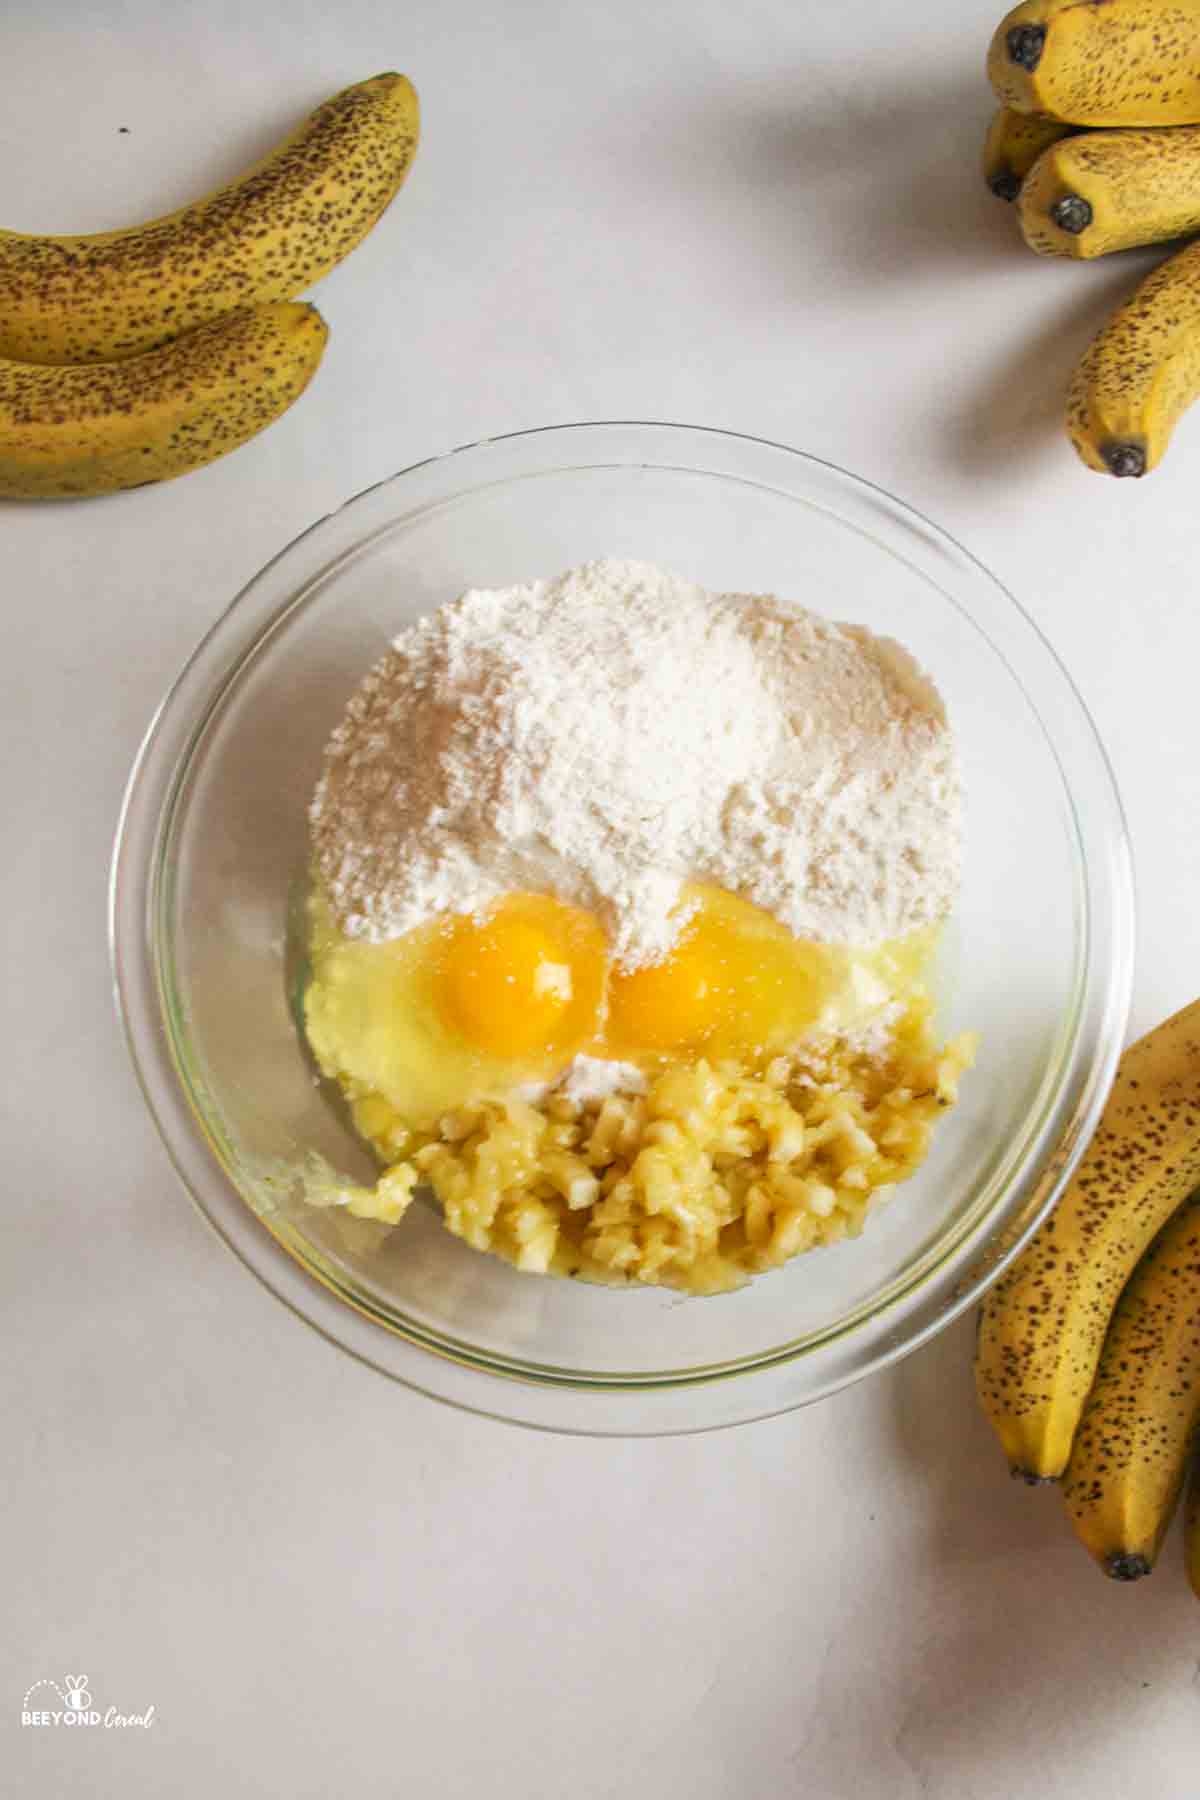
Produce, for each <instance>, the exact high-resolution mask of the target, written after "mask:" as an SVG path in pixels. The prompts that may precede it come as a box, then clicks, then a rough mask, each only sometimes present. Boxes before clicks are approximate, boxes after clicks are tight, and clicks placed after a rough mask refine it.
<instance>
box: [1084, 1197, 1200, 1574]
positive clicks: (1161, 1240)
mask: <svg viewBox="0 0 1200 1800" xmlns="http://www.w3.org/2000/svg"><path fill="white" fill-rule="evenodd" d="M1198 1424H1200V1197H1198V1198H1193V1199H1192V1200H1191V1201H1189V1202H1187V1203H1185V1205H1184V1206H1182V1207H1181V1208H1180V1210H1179V1211H1178V1212H1177V1213H1176V1214H1175V1216H1174V1218H1173V1219H1171V1221H1170V1222H1169V1224H1167V1225H1166V1226H1164V1228H1163V1230H1162V1231H1161V1232H1160V1233H1159V1235H1158V1237H1157V1238H1156V1239H1155V1241H1154V1243H1153V1244H1152V1245H1151V1246H1150V1249H1149V1250H1148V1251H1147V1252H1146V1254H1145V1256H1144V1257H1143V1258H1142V1260H1141V1262H1140V1263H1139V1264H1138V1266H1137V1268H1136V1269H1135V1271H1134V1273H1133V1275H1132V1277H1131V1278H1130V1281H1129V1284H1128V1286H1127V1287H1126V1289H1125V1291H1124V1293H1123V1294H1122V1295H1121V1298H1120V1301H1119V1303H1118V1305H1117V1310H1116V1312H1115V1313H1114V1314H1113V1319H1112V1324H1111V1325H1110V1326H1109V1328H1108V1336H1107V1338H1106V1339H1105V1343H1104V1350H1103V1353H1102V1355H1101V1357H1100V1367H1099V1369H1098V1371H1097V1374H1096V1383H1095V1386H1094V1387H1093V1389H1092V1391H1091V1394H1090V1395H1089V1397H1088V1402H1087V1405H1086V1406H1085V1407H1084V1409H1083V1417H1082V1418H1081V1420H1080V1422H1079V1430H1078V1431H1077V1433H1076V1435H1075V1447H1074V1449H1073V1450H1072V1452H1071V1461H1070V1463H1069V1465H1068V1467H1067V1473H1066V1479H1065V1481H1064V1483H1063V1501H1064V1504H1065V1505H1066V1509H1067V1517H1068V1518H1069V1519H1070V1521H1071V1525H1072V1528H1073V1529H1074V1532H1075V1535H1076V1537H1077V1538H1078V1539H1079V1541H1080V1542H1081V1543H1082V1544H1083V1546H1084V1548H1085V1549H1087V1550H1088V1551H1090V1553H1091V1555H1092V1556H1093V1557H1095V1559H1096V1561H1097V1562H1098V1563H1099V1564H1100V1567H1101V1568H1102V1569H1103V1570H1104V1572H1105V1574H1106V1575H1111V1576H1112V1577H1113V1578H1114V1579H1115V1580H1117V1581H1136V1580H1137V1579H1138V1577H1139V1576H1141V1575H1148V1574H1149V1573H1150V1571H1151V1569H1152V1568H1153V1567H1154V1564H1155V1560H1156V1559H1157V1556H1158V1552H1159V1549H1160V1547H1161V1545H1162V1541H1163V1538H1164V1537H1165V1535H1166V1531H1167V1527H1168V1525H1169V1524H1170V1523H1171V1518H1172V1515H1173V1513H1174V1511H1175V1506H1176V1502H1177V1501H1178V1499H1179V1493H1180V1489H1181V1488H1182V1486H1183V1479H1184V1475H1185V1473H1186V1470H1187V1460H1188V1452H1189V1449H1190V1448H1191V1445H1192V1442H1193V1439H1194V1437H1195V1432H1196V1427H1197V1425H1198Z"/></svg>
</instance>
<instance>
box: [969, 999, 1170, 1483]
mask: <svg viewBox="0 0 1200 1800" xmlns="http://www.w3.org/2000/svg"><path fill="white" fill-rule="evenodd" d="M1198 1185H1200V1001H1196V1002H1193V1004H1192V1005H1191V1006H1187V1007H1185V1008H1184V1009H1183V1011H1182V1012H1179V1013H1176V1014H1175V1015H1174V1017H1173V1018H1170V1019H1167V1020H1166V1021H1165V1022H1164V1023H1163V1024H1161V1025H1159V1026H1157V1027H1156V1028H1155V1030H1153V1031H1151V1032H1150V1033H1148V1035H1147V1036H1146V1037H1143V1038H1140V1039H1139V1040H1138V1042H1137V1043H1136V1044H1133V1045H1132V1046H1131V1047H1130V1048H1129V1049H1128V1050H1126V1052H1125V1054H1124V1055H1123V1057H1122V1058H1121V1062H1120V1065H1119V1068H1118V1070H1117V1077H1116V1080H1115V1081H1114V1083H1113V1087H1112V1092H1111V1093H1110V1095H1109V1098H1108V1102H1107V1105H1106V1106H1105V1108H1104V1113H1103V1116H1102V1118H1101V1121H1100V1125H1099V1128H1098V1130H1097V1131H1096V1134H1095V1136H1094V1137H1093V1139H1092V1141H1091V1143H1090V1144H1089V1145H1088V1147H1087V1149H1086V1151H1085V1152H1084V1154H1083V1157H1082V1159H1081V1161H1080V1163H1079V1167H1078V1169H1077V1170H1076V1172H1075V1175H1074V1177H1073V1178H1072V1180H1071V1182H1070V1183H1069V1185H1068V1187H1067V1190H1066V1192H1065V1193H1064V1195H1063V1197H1062V1199H1061V1200H1060V1201H1059V1203H1058V1206H1057V1207H1056V1209H1055V1211H1054V1212H1053V1213H1052V1214H1051V1215H1050V1217H1049V1218H1048V1219H1047V1220H1046V1221H1045V1222H1044V1223H1043V1224H1042V1225H1041V1226H1039V1228H1038V1230H1037V1231H1036V1232H1035V1233H1034V1235H1033V1237H1032V1238H1031V1239H1030V1242H1029V1243H1028V1244H1027V1245H1026V1247H1025V1249H1024V1250H1023V1251H1022V1252H1021V1254H1020V1255H1019V1256H1018V1257H1017V1258H1016V1259H1015V1261H1014V1262H1013V1263H1012V1265H1011V1266H1010V1267H1009V1268H1008V1269H1006V1270H1005V1272H1004V1274H1003V1275H1002V1276H1001V1277H1000V1280H999V1281H998V1282H997V1283H996V1285H995V1286H994V1287H993V1288H992V1289H991V1291H990V1292H989V1293H988V1294H987V1295H986V1297H985V1299H984V1303H983V1310H982V1314H981V1317H980V1324H979V1337H978V1342H977V1347H976V1361H975V1382H976V1389H977V1392H978V1395H979V1400H980V1404H981V1406H982V1407H983V1410H984V1412H985V1413H986V1414H987V1416H988V1418H989V1419H990V1420H991V1423H992V1426H993V1427H994V1429H995V1431H996V1434H997V1436H998V1437H999V1439H1000V1442H1001V1444H1002V1446H1003V1448H1004V1453H1005V1455H1006V1456H1007V1457H1008V1461H1009V1464H1010V1467H1011V1468H1012V1471H1013V1474H1014V1475H1020V1476H1023V1477H1024V1479H1025V1480H1027V1481H1030V1482H1042V1481H1054V1480H1057V1479H1058V1477H1059V1476H1060V1475H1061V1474H1062V1473H1063V1470H1064V1469H1065V1468H1066V1466H1067V1462H1068V1459H1069V1458H1070V1455H1071V1445H1072V1442H1073V1440H1074V1437H1075V1431H1076V1427H1077V1425H1078V1423H1079V1417H1080V1414H1081V1413H1082V1411H1083V1406H1084V1402H1085V1401H1086V1399H1087V1396H1088V1393H1089V1391H1090V1389H1091V1386H1092V1382H1093V1379H1094V1378H1095V1374H1096V1367H1097V1364H1098V1362H1099V1359H1100V1351H1101V1347H1102V1345H1103V1343H1104V1336H1105V1332H1106V1331H1107V1329H1108V1322H1109V1319H1110V1317H1111V1315H1112V1312H1113V1308H1114V1307H1115V1306H1116V1303H1117V1299H1118V1297H1119V1295H1120V1293H1121V1290H1122V1288H1123V1287H1124V1286H1125V1283H1126V1281H1127V1280H1128V1278H1129V1276H1130V1274H1131V1273H1132V1271H1133V1269H1134V1267H1135V1265H1136V1264H1137V1262H1138V1259H1139V1258H1140V1257H1141V1255H1142V1253H1143V1252H1144V1251H1145V1249H1146V1247H1147V1246H1148V1245H1149V1243H1150V1241H1151V1239H1152V1238H1153V1237H1154V1236H1155V1234H1156V1232H1158V1231H1159V1230H1160V1229H1161V1227H1162V1226H1163V1225H1164V1224H1165V1223H1166V1221H1167V1219H1169V1218H1170V1216H1171V1214H1172V1213H1173V1212H1174V1210H1175V1208H1176V1207H1177V1206H1178V1205H1179V1203H1180V1201H1182V1200H1184V1199H1185V1198H1186V1197H1187V1195H1188V1194H1190V1193H1191V1192H1192V1190H1193V1189H1194V1188H1195V1187H1197V1186H1198Z"/></svg>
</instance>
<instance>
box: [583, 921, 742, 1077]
mask: <svg viewBox="0 0 1200 1800" xmlns="http://www.w3.org/2000/svg"><path fill="white" fill-rule="evenodd" d="M724 951H725V946H724V945H722V943H721V942H720V940H719V939H718V938H716V937H715V935H714V934H713V933H711V932H707V931H705V930H704V929H703V927H699V928H693V929H692V930H691V931H690V932H689V933H688V934H687V936H685V937H684V938H683V939H682V940H681V941H680V943H678V944H677V945H676V946H675V948H674V950H672V951H671V953H670V955H669V956H668V957H666V958H665V960H664V961H663V962H660V963H651V964H650V965H649V966H648V967H646V968H644V969H633V970H631V971H630V972H629V974H627V975H622V974H615V975H614V976H613V978H612V981H611V982H610V984H609V990H608V1005H609V1014H608V1032H609V1036H610V1037H611V1038H612V1039H613V1040H614V1042H616V1043H618V1044H621V1045H623V1046H624V1047H626V1048H634V1047H636V1048H638V1049H643V1050H671V1049H676V1048H683V1047H685V1046H687V1045H691V1044H699V1043H702V1042H703V1040H704V1039H705V1038H706V1037H709V1036H710V1035H711V1033H712V1032H713V1031H714V1029H715V1028H716V1026H717V1025H718V1024H719V1023H720V1021H721V1019H722V1017H723V1016H724V1014H725V1012H726V1011H727V1009H728V999H729V979H728V977H729V971H728V969H727V967H726V962H727V958H726V955H725V954H724Z"/></svg>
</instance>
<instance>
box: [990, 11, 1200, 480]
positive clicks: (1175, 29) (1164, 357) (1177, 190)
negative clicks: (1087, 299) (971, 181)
mask: <svg viewBox="0 0 1200 1800" xmlns="http://www.w3.org/2000/svg"><path fill="white" fill-rule="evenodd" d="M987 67H988V76H989V79H990V80H991V83H992V87H993V89H994V90H995V93H996V97H997V99H998V100H999V102H1000V110H999V111H998V112H997V114H996V116H995V118H994V119H993V120H992V123H991V126H990V128H989V130H988V134H987V139H986V142H985V145H984V152H983V170H984V177H985V179H986V181H987V183H988V186H989V187H990V188H991V190H992V192H993V193H995V194H998V195H1000V196H1001V197H1002V198H1004V199H1006V200H1012V201H1014V202H1015V203H1016V210H1017V217H1018V221H1019V223H1020V227H1021V232H1022V235H1023V236H1024V239H1025V242H1026V243H1027V244H1028V245H1029V247H1030V249H1031V250H1035V251H1036V252H1037V253H1038V254H1039V255H1042V256H1066V257H1074V258H1076V259H1078V260H1087V259H1090V258H1092V257H1096V256H1107V255H1109V254H1110V253H1111V252H1113V251H1117V250H1127V249H1130V248H1132V247H1133V246H1135V245H1141V244H1157V243H1165V242H1168V241H1170V240H1172V239H1179V238H1186V237H1191V236H1196V235H1200V0H1102V3H1100V4H1097V3H1096V0H1087V3H1085V4H1081V3H1080V0H1024V3H1023V4H1022V5H1020V6H1016V7H1014V8H1013V10H1012V11H1011V12H1010V13H1008V14H1007V15H1006V17H1005V18H1003V19H1002V20H1001V21H1000V24H999V26H998V27H997V29H996V32H995V35H994V36H993V38H992V42H991V47H990V49H989V52H988V64H987ZM1198 258H1200V247H1197V246H1191V247H1189V248H1187V249H1185V250H1183V251H1180V252H1179V253H1177V254H1176V255H1174V256H1171V257H1168V259H1167V260H1166V261H1165V262H1164V263H1162V264H1161V265H1160V266H1159V267H1158V268H1157V269H1155V270H1154V272H1153V273H1152V274H1151V275H1150V276H1149V278H1148V279H1147V280H1146V281H1144V282H1143V283H1142V285H1141V286H1140V287H1139V288H1138V289H1137V290H1136V292H1135V293H1134V294H1133V295H1132V296H1131V298H1130V299H1129V301H1128V302H1127V303H1126V304H1125V305H1124V306H1123V307H1121V309H1120V310H1119V311H1118V312H1117V313H1116V315H1115V316H1114V317H1113V318H1112V319H1111V320H1110V321H1109V323H1108V324H1107V325H1106V326H1105V327H1104V328H1103V330H1102V331H1101V332H1100V334H1099V335H1098V337H1097V338H1096V339H1095V341H1094V342H1093V344H1092V345H1091V347H1090V348H1089V350H1088V351H1087V353H1086V355H1085V356H1084V357H1083V359H1082V361H1081V362H1080V364H1079V366H1078V368H1077V369H1076V371H1075V374H1074V377H1073V379H1072V382H1071V386H1070V391H1069V395H1068V400H1067V430H1068V433H1069V436H1070V438H1071V441H1072V443H1073V444H1074V446H1075V448H1076V450H1077V452H1078V453H1079V455H1080V457H1081V458H1082V460H1083V461H1084V462H1085V463H1086V464H1087V466H1088V467H1089V468H1092V469H1097V470H1099V471H1100V472H1101V473H1104V474H1109V475H1117V476H1139V475H1145V474H1146V473H1147V472H1148V471H1149V470H1150V469H1152V468H1154V466H1155V464H1156V463H1158V462H1159V461H1160V459H1161V458H1162V456H1163V453H1164V452H1165V450H1166V448H1167V445H1168V443H1169V442H1170V438H1171V434H1172V432H1173V431H1174V429H1175V426H1176V424H1177V422H1178V420H1179V419H1180V417H1181V416H1182V414H1183V413H1184V412H1185V411H1186V410H1187V408H1188V407H1189V406H1190V405H1191V404H1192V402H1193V401H1194V400H1195V399H1197V398H1198V397H1200V260H1198Z"/></svg>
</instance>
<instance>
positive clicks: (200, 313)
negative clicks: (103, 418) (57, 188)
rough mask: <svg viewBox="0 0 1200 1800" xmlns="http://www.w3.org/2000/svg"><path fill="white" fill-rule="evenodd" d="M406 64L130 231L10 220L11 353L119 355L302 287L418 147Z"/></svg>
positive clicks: (30, 356)
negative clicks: (30, 227) (53, 232)
mask: <svg viewBox="0 0 1200 1800" xmlns="http://www.w3.org/2000/svg"><path fill="white" fill-rule="evenodd" d="M417 134H418V110H417V96H416V93H415V92H414V90H413V88H412V86H411V84H410V83H409V82H408V81H407V80H406V78H405V77H404V76H403V75H396V74H387V75H376V76H375V77H374V78H373V79H372V80H370V81H363V82H359V83H358V85H357V86H356V87H350V88H346V89H344V91H343V92H342V93H340V94H335V95H334V96H333V98H332V99H331V100H327V101H326V102H325V104H324V105H323V106H319V107H318V108H317V110H316V111H315V112H314V113H313V114H311V116H310V117H309V118H307V119H306V120H305V121H304V123H303V125H301V126H300V128H299V130H297V131H295V132H293V134H292V135H291V137H289V138H287V139H286V140H285V141H284V142H283V143H282V144H280V145H279V146H278V148H277V149H275V150H273V151H272V152H271V153H270V155H268V156H266V157H264V158H263V160H262V161H261V162H258V163H256V164H255V165H254V166H253V168H251V169H249V170H248V171H247V172H246V174H245V175H243V176H242V177H241V179H240V180H239V181H235V182H232V183H231V184H230V185H229V186H227V187H223V188H219V189H218V190H217V191H216V192H215V193H213V194H210V195H209V196H208V198H207V199H203V200H199V201H197V202H196V203H195V204H194V205H192V206H186V207H184V208H183V209H182V210H181V211H179V212H174V213H169V214H167V215H166V216H165V217H163V218H160V219H151V220H150V221H149V222H148V223H147V224H144V225H135V226H132V227H130V228H129V229H127V230H124V231H105V232H99V233H96V234H94V235H92V236H87V237H33V236H26V235H23V234H22V233H19V232H12V231H0V357H10V358H12V359H13V360H14V361H17V362H34V363H84V362H108V361H111V360H112V359H114V358H117V357H125V356H136V355H139V354H140V353H141V352H142V351H144V350H151V349H154V348H156V347H157V346H158V345H160V344H165V343H167V342H168V341H169V340H170V339H171V338H174V337H178V336H179V335H180V333H181V332H184V331H190V330H191V329H192V328H193V326H196V325H201V324H204V323H205V322H206V321H207V320H209V319H215V318H219V317H220V315H221V314H222V313H227V312H231V311H233V310H234V309H235V308H238V307H244V306H251V305H254V304H256V303H258V302H261V301H268V300H290V299H291V298H292V297H293V296H294V295H296V294H301V293H303V292H304V290H305V289H306V288H308V287H311V286H312V284H313V282H315V281H318V280H319V279H320V277H321V276H322V275H325V274H327V273H328V272H329V270H330V269H332V268H333V267H334V266H335V264H337V263H339V262H340V261H341V260H342V258H343V257H344V256H346V255H347V254H348V253H349V252H350V251H351V250H353V249H354V247H355V245H356V244H358V243H359V242H360V241H361V240H362V239H363V238H364V237H365V236H366V234H367V232H368V231H369V230H370V229H371V227H372V226H373V225H374V224H375V222H376V220H377V219H378V218H379V216H380V214H381V213H382V212H383V211H384V208H385V207H386V206H387V205H388V203H389V201H391V199H392V198H393V197H394V195H395V194H396V192H397V190H398V188H399V187H400V184H401V182H402V181H403V180H404V177H405V175H406V174H407V172H408V167H409V164H410V163H411V161H412V158H413V155H414V153H415V151H416V147H417Z"/></svg>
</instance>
